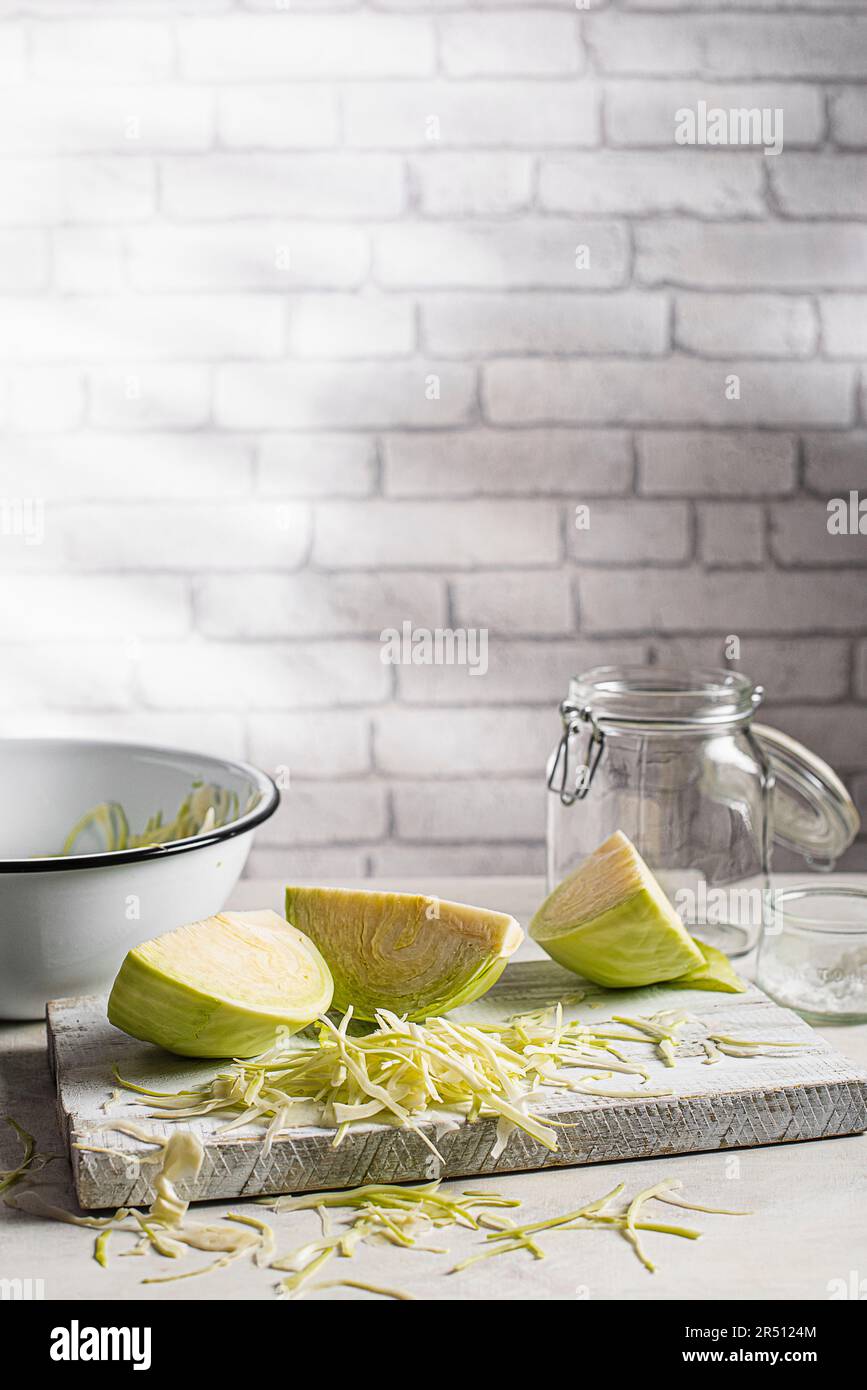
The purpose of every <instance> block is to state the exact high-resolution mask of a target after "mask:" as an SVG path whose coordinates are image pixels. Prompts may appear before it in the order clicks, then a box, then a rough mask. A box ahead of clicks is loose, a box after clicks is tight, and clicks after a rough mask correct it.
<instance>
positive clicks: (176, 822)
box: [49, 782, 261, 858]
mask: <svg viewBox="0 0 867 1390" xmlns="http://www.w3.org/2000/svg"><path fill="white" fill-rule="evenodd" d="M260 798H261V792H258V791H252V792H250V794H249V795H248V796H247V799H246V802H245V804H244V807H243V810H242V808H241V803H240V798H239V796H238V793H237V792H234V791H228V790H227V789H226V788H225V787H218V786H217V785H216V784H215V783H213V782H210V783H204V782H194V783H193V785H192V788H191V789H190V791H189V793H188V795H187V796H185V797H184V799H183V801H182V802H181V804H180V806H179V807H178V810H177V813H176V814H175V816H174V817H173V818H172V819H171V820H169V821H164V820H163V813H162V811H157V812H156V814H155V815H152V816H151V817H150V818H149V819H148V821H147V824H146V825H145V827H144V830H142V831H140V832H137V833H133V832H132V831H131V830H130V825H129V820H128V818H127V815H126V812H125V811H124V809H123V806H122V805H121V804H120V802H119V801H101V802H100V803H99V805H98V806H92V807H91V808H90V810H89V811H85V813H84V815H83V816H82V817H81V818H80V819H79V820H77V821H76V823H75V825H74V826H73V827H72V829H71V830H70V832H69V834H68V835H67V837H66V839H65V840H64V842H63V848H62V849H61V850H60V854H59V856H58V857H60V858H67V857H74V856H76V855H79V854H94V853H103V854H113V853H115V852H116V851H117V850H124V849H144V848H146V847H149V846H151V845H165V844H168V843H170V842H171V841H174V840H188V839H190V838H192V836H194V835H204V834H207V832H208V831H209V830H216V829H218V828H219V827H220V826H223V825H229V824H230V822H231V821H234V820H238V818H239V817H240V816H241V815H246V814H247V812H248V811H252V810H253V808H254V807H255V806H256V805H257V804H258V802H259V800H260ZM88 830H95V831H96V832H97V834H98V835H99V837H100V838H101V841H102V843H101V845H100V846H99V848H98V849H96V850H94V849H90V848H85V849H76V845H77V843H78V841H79V839H80V838H81V836H82V835H84V834H85V832H86V831H88ZM49 857H51V858H53V857H54V856H49Z"/></svg>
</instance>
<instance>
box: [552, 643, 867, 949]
mask: <svg viewBox="0 0 867 1390" xmlns="http://www.w3.org/2000/svg"><path fill="white" fill-rule="evenodd" d="M763 697H764V691H763V690H762V688H761V686H757V685H754V684H753V682H752V681H751V680H750V679H749V678H748V677H747V676H745V675H742V674H741V673H739V672H734V671H724V670H719V671H715V670H710V671H678V670H673V669H668V668H665V667H656V666H623V667H614V666H600V667H596V668H595V669H594V670H591V671H587V672H585V673H584V674H583V675H580V676H576V677H574V678H573V679H572V680H571V681H570V685H569V694H568V697H567V698H566V699H565V700H564V701H563V702H562V704H561V706H560V713H561V716H562V719H563V735H562V738H561V740H560V743H559V745H558V747H557V749H556V750H555V752H554V754H553V755H552V757H551V759H550V761H549V764H548V787H549V789H550V790H551V792H552V793H553V795H551V796H550V797H549V798H548V887H549V889H551V888H553V887H554V886H555V885H556V884H557V883H559V882H560V881H561V880H562V879H563V878H565V877H566V875H567V874H568V873H570V872H571V871H572V870H573V869H575V868H576V867H577V865H578V864H579V863H580V862H581V861H582V860H583V859H584V858H586V856H587V855H588V854H590V853H592V851H593V850H594V849H596V847H597V846H598V845H599V844H601V843H602V841H603V840H605V839H606V838H607V837H608V836H609V835H611V834H612V833H613V832H614V831H615V830H622V831H623V832H624V833H625V834H626V835H628V836H629V838H630V839H631V840H632V842H633V844H634V845H635V847H636V849H637V850H638V852H639V854H641V855H642V856H643V858H644V859H646V861H647V863H648V864H649V865H650V867H651V868H652V869H653V871H654V873H655V874H656V875H657V877H658V878H659V880H660V882H661V883H662V885H663V887H664V888H665V890H666V892H667V893H668V894H669V896H670V898H671V900H672V902H673V903H674V906H675V907H676V908H677V910H678V912H679V913H680V915H681V917H682V918H683V920H684V922H685V923H686V924H687V926H688V927H690V929H691V930H693V929H694V930H695V931H696V934H697V935H698V936H701V937H702V938H703V939H704V940H706V941H708V942H710V943H711V944H712V945H714V946H718V947H719V948H720V949H722V950H724V951H727V952H728V953H729V955H740V954H742V953H743V952H745V951H748V950H750V949H752V947H753V946H754V945H755V944H756V942H757V940H758V935H759V931H760V929H761V927H762V925H763V924H764V923H765V922H766V921H767V920H769V914H770V913H771V910H772V905H771V901H770V890H771V882H770V872H771V855H772V850H773V846H774V845H775V844H776V845H779V846H783V847H785V848H786V849H788V850H794V851H796V852H797V853H798V854H800V855H801V856H803V858H804V859H805V860H806V861H807V863H808V864H809V865H810V866H811V867H812V868H826V869H827V868H831V867H832V866H833V864H834V861H835V860H836V859H837V858H839V856H840V855H841V854H842V853H843V851H844V850H845V849H846V848H847V847H848V846H849V845H850V844H851V842H852V840H853V839H854V837H855V835H856V834H857V832H858V824H859V821H858V813H857V811H856V810H855V807H854V805H853V803H852V800H851V798H850V796H849V794H848V792H847V791H846V788H845V787H844V786H843V783H842V782H841V781H840V779H839V777H837V775H836V773H835V772H833V770H832V769H831V768H830V767H828V766H827V764H826V763H824V762H822V761H821V759H820V758H817V757H816V755H815V754H814V753H811V752H810V751H809V749H807V748H804V747H803V745H802V744H799V743H797V742H796V741H795V740H794V739H792V738H789V737H788V736H787V735H786V734H782V733H780V732H779V731H778V730H776V729H771V728H768V727H767V726H765V725H761V724H754V723H753V717H754V715H755V713H756V711H757V709H758V707H759V705H760V704H761V702H762V699H763Z"/></svg>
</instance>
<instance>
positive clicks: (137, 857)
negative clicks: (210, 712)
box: [0, 739, 280, 874]
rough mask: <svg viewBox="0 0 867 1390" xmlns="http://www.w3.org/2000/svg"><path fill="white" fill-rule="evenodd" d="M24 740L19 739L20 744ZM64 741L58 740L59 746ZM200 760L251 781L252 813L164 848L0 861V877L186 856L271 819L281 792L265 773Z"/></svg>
mask: <svg viewBox="0 0 867 1390" xmlns="http://www.w3.org/2000/svg"><path fill="white" fill-rule="evenodd" d="M26 741H27V740H24V739H22V740H21V742H22V743H23V742H26ZM38 741H39V742H41V743H48V742H51V740H50V739H40V740H38ZM65 741H66V740H62V739H58V740H57V742H58V743H62V742H65ZM71 741H72V742H75V743H78V744H85V745H86V744H89V745H90V746H91V747H93V748H99V747H100V746H103V747H105V746H108V747H115V748H116V747H121V746H122V747H124V748H125V749H126V750H127V751H128V752H130V753H137V752H140V753H152V754H160V755H162V756H165V757H169V758H171V757H176V758H186V759H190V758H191V757H194V756H195V755H191V754H190V753H189V752H186V751H185V750H183V749H178V748H159V747H155V746H152V745H147V744H138V743H135V744H123V745H118V744H101V741H100V740H99V739H92V740H88V739H75V740H71ZM202 758H203V761H207V762H223V764H224V766H225V767H227V768H231V769H232V771H233V772H243V773H244V775H245V776H246V777H248V778H249V779H250V782H251V783H252V785H253V787H254V788H255V789H256V790H258V791H259V792H261V794H262V795H261V800H260V801H259V802H258V804H257V805H256V806H254V807H253V809H252V810H251V811H247V812H246V813H245V814H244V815H243V816H239V817H238V818H237V820H233V821H229V823H228V825H220V826H217V827H215V829H213V830H207V831H205V833H204V834H202V835H190V836H188V837H187V838H186V839H184V840H169V841H168V842H167V843H166V844H164V845H142V846H141V847H140V848H138V849H118V850H106V851H105V852H104V853H102V854H99V853H97V854H69V855H60V854H58V855H51V856H47V857H45V858H41V857H37V858H33V859H0V874H44V873H70V872H74V871H75V870H78V869H104V868H109V867H111V866H112V865H114V864H135V863H140V862H141V861H143V860H146V859H165V858H166V857H167V856H168V855H170V854H189V853H190V852H191V851H192V850H196V849H204V848H205V846H207V845H217V844H220V843H221V841H223V840H232V839H234V837H235V836H236V835H246V833H247V832H248V831H249V830H255V829H256V826H258V825H261V824H262V822H263V821H266V820H268V819H269V817H270V816H273V814H274V812H275V811H276V810H277V807H278V806H279V805H280V792H279V790H278V789H277V784H276V782H275V781H274V779H273V777H269V776H268V773H267V772H262V771H261V769H260V768H258V767H253V765H252V764H251V763H241V762H234V761H230V760H229V759H219V758H216V759H214V758H211V757H209V756H207V755H204V754H203V755H202Z"/></svg>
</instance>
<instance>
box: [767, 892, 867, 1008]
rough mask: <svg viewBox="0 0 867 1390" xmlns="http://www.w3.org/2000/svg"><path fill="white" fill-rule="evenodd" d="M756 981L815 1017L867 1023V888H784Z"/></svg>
mask: <svg viewBox="0 0 867 1390" xmlns="http://www.w3.org/2000/svg"><path fill="white" fill-rule="evenodd" d="M757 982H758V984H759V985H760V986H761V988H762V989H763V990H764V991H765V993H766V994H769V995H770V996H771V998H772V999H776V1001H777V1003H778V1004H783V1005H785V1006H786V1007H787V1008H789V1009H794V1010H795V1011H796V1012H797V1013H799V1014H800V1015H801V1016H802V1018H806V1019H807V1020H808V1021H809V1022H811V1023H867V888H862V887H855V886H850V885H846V884H820V885H815V886H814V885H812V884H800V885H798V886H797V887H795V888H783V889H780V890H779V891H778V892H777V894H776V896H775V899H774V915H773V920H772V922H770V923H769V924H768V925H767V926H766V928H765V931H764V934H763V936H762V943H761V946H760V948H759V959H758V970H757Z"/></svg>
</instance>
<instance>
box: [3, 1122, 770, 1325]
mask: <svg viewBox="0 0 867 1390" xmlns="http://www.w3.org/2000/svg"><path fill="white" fill-rule="evenodd" d="M15 1127H16V1129H18V1128H19V1127H18V1126H17V1125H16V1126H15ZM151 1142H152V1143H154V1144H155V1145H156V1146H157V1148H158V1149H159V1150H160V1155H159V1157H157V1158H156V1160H155V1161H157V1162H159V1164H160V1168H159V1172H158V1173H157V1175H156V1178H155V1180H154V1192H155V1195H154V1200H153V1202H152V1203H151V1206H150V1209H149V1211H147V1212H140V1211H137V1210H135V1209H134V1208H130V1207H120V1208H118V1210H117V1211H116V1212H115V1213H114V1215H113V1216H108V1217H95V1216H76V1215H74V1214H73V1213H72V1212H70V1211H67V1210H66V1209H65V1208H63V1207H57V1206H53V1205H51V1204H50V1203H48V1202H45V1201H43V1199H42V1198H41V1196H40V1194H39V1193H38V1192H37V1191H34V1190H33V1189H32V1188H29V1189H27V1190H26V1191H25V1192H23V1193H21V1194H20V1195H19V1197H18V1200H16V1201H12V1200H11V1199H10V1198H7V1199H6V1200H7V1202H9V1205H11V1206H14V1207H16V1208H17V1209H19V1210H24V1211H28V1212H31V1213H32V1214H33V1215H37V1216H42V1217H46V1218H48V1219H50V1220H55V1221H63V1222H65V1223H67V1224H69V1225H73V1226H82V1227H85V1228H87V1229H89V1230H93V1231H96V1233H97V1234H96V1239H95V1243H94V1250H93V1255H94V1259H95V1260H96V1261H97V1263H98V1264H99V1265H101V1266H102V1267H103V1268H104V1267H106V1266H107V1264H108V1242H109V1239H110V1237H111V1236H112V1235H113V1234H115V1233H118V1234H121V1235H132V1236H134V1237H135V1238H136V1239H135V1241H134V1243H133V1244H132V1245H131V1246H130V1247H129V1248H127V1249H125V1250H122V1251H120V1252H119V1254H120V1256H121V1257H123V1256H129V1255H144V1254H146V1253H148V1252H151V1253H153V1254H156V1255H160V1256H162V1257H163V1258H165V1259H177V1258H178V1257H179V1256H183V1255H185V1254H186V1253H187V1251H188V1250H195V1251H202V1252H205V1253H208V1254H211V1255H216V1256H217V1258H216V1259H214V1260H211V1261H210V1262H209V1263H208V1264H205V1265H199V1266H197V1267H196V1268H195V1269H190V1270H183V1271H181V1272H180V1273H178V1274H167V1275H155V1276H153V1275H152V1276H149V1277H147V1278H145V1279H143V1280H142V1283H143V1284H164V1283H173V1282H175V1281H177V1280H180V1279H190V1278H195V1277H196V1276H197V1275H200V1274H209V1273H211V1272H212V1271H214V1270H219V1269H225V1268H226V1267H227V1266H228V1265H230V1264H233V1263H234V1262H235V1261H236V1260H238V1259H242V1258H244V1257H245V1256H249V1257H250V1258H251V1259H252V1260H253V1263H254V1264H255V1265H256V1266H258V1267H264V1268H267V1269H271V1270H276V1271H278V1272H279V1273H280V1274H281V1275H282V1276H283V1277H282V1278H281V1279H280V1280H279V1282H278V1283H277V1284H276V1286H275V1288H276V1292H277V1293H278V1294H279V1295H281V1296H282V1297H288V1298H294V1297H297V1296H298V1295H299V1294H300V1293H301V1292H302V1291H304V1290H305V1286H307V1285H309V1283H310V1280H311V1279H312V1278H313V1276H314V1275H315V1274H316V1273H318V1271H319V1270H320V1269H321V1268H322V1267H323V1265H325V1264H326V1263H327V1262H328V1261H329V1260H331V1259H333V1258H334V1257H335V1256H338V1257H341V1258H351V1257H352V1256H354V1255H355V1254H356V1253H357V1251H358V1250H359V1248H360V1247H361V1246H371V1247H376V1246H379V1245H391V1246H397V1247H399V1248H400V1249H403V1250H423V1251H427V1252H428V1253H430V1254H435V1255H448V1254H449V1250H448V1247H447V1246H442V1245H432V1244H430V1243H428V1242H429V1241H430V1240H431V1239H436V1233H437V1232H438V1231H440V1230H442V1229H444V1228H454V1227H464V1228H466V1229H468V1230H470V1231H473V1232H479V1233H481V1232H482V1231H484V1233H485V1240H484V1242H483V1246H482V1248H481V1249H479V1250H478V1251H476V1252H474V1253H473V1254H471V1255H469V1256H468V1257H466V1258H465V1259H463V1260H461V1261H459V1262H458V1263H457V1264H455V1265H452V1266H451V1268H449V1269H448V1270H446V1271H445V1272H446V1273H447V1274H459V1273H460V1272H461V1271H462V1270H465V1269H468V1268H469V1267H470V1266H471V1265H474V1264H476V1263H477V1262H478V1261H480V1260H487V1259H492V1258H495V1257H496V1256H499V1255H508V1254H512V1253H515V1252H516V1251H519V1250H523V1251H526V1252H527V1253H528V1254H530V1255H532V1257H533V1258H534V1259H537V1260H538V1259H544V1257H545V1251H544V1249H543V1248H542V1247H541V1246H540V1244H539V1242H538V1239H537V1237H538V1236H539V1235H540V1234H542V1233H543V1232H544V1233H546V1234H548V1233H562V1232H564V1231H583V1230H611V1231H617V1232H619V1233H621V1234H622V1235H623V1236H624V1237H625V1238H626V1240H627V1241H629V1243H630V1245H631V1246H632V1247H633V1249H634V1251H635V1254H636V1255H637V1257H638V1259H639V1260H640V1261H641V1263H642V1264H643V1265H644V1267H645V1268H646V1269H647V1270H649V1271H650V1272H651V1273H653V1272H654V1271H655V1269H656V1266H655V1264H654V1263H653V1261H652V1260H651V1259H650V1257H649V1256H648V1255H647V1253H646V1251H645V1250H644V1247H643V1245H642V1243H641V1238H640V1235H639V1232H643V1231H654V1232H658V1233H660V1234H664V1235H672V1236H680V1237H682V1238H684V1239H686V1240H697V1239H698V1238H699V1236H700V1235H701V1232H700V1231H698V1230H695V1229H694V1228H693V1227H689V1226H679V1225H673V1224H671V1223H670V1222H667V1221H657V1220H652V1219H647V1218H646V1217H645V1215H644V1207H645V1205H646V1203H648V1202H649V1201H651V1200H656V1201H660V1202H666V1203H669V1204H670V1205H672V1206H676V1207H685V1208H687V1209H688V1210H690V1211H701V1212H710V1213H714V1214H718V1215H723V1216H746V1215H748V1214H749V1213H747V1212H738V1211H728V1210H726V1209H724V1208H721V1207H710V1206H704V1205H702V1204H700V1203H695V1202H687V1201H685V1200H684V1199H683V1198H681V1197H679V1196H677V1195H676V1194H677V1193H678V1192H679V1190H680V1187H681V1183H680V1182H679V1180H677V1179H675V1178H670V1179H666V1180H664V1181H663V1182H660V1183H657V1184H656V1185H655V1186H653V1187H649V1188H645V1189H644V1190H643V1191H641V1192H639V1193H637V1195H636V1196H635V1197H633V1198H632V1199H631V1200H627V1202H626V1205H625V1206H624V1207H622V1209H621V1210H620V1211H611V1210H609V1208H610V1205H611V1203H612V1202H613V1201H615V1200H616V1199H617V1198H618V1197H620V1196H621V1195H622V1193H623V1191H624V1185H623V1183H619V1184H618V1185H617V1186H616V1187H614V1188H612V1190H611V1191H610V1192H607V1193H605V1195H604V1196H602V1197H598V1198H596V1199H595V1200H594V1201H591V1202H587V1203H585V1204H584V1205H583V1206H580V1207H578V1208H576V1209H575V1210H574V1211H569V1212H564V1213H563V1214H562V1215H560V1216H552V1217H548V1218H547V1219H546V1220H542V1221H534V1222H528V1223H526V1224H524V1225H516V1224H515V1222H514V1221H513V1220H512V1218H511V1217H509V1216H507V1215H505V1214H504V1211H503V1209H508V1208H515V1207H519V1206H520V1205H521V1203H520V1201H519V1200H518V1199H517V1198H511V1197H504V1196H502V1195H501V1194H499V1193H496V1192H485V1191H477V1190H466V1191H464V1192H462V1193H461V1194H459V1195H458V1194H452V1193H445V1192H443V1191H442V1190H441V1184H440V1183H439V1182H428V1183H420V1184H413V1185H396V1184H388V1183H370V1184H367V1185H365V1186H363V1187H357V1188H352V1189H349V1190H347V1191H344V1192H325V1193H313V1194H310V1193H308V1194H306V1195H304V1196H300V1197H276V1198H267V1199H264V1200H263V1201H261V1202H260V1203H259V1205H262V1206H268V1207H270V1208H271V1209H272V1210H273V1211H275V1212H277V1213H286V1212H300V1211H304V1210H308V1211H309V1210H313V1211H316V1212H317V1213H318V1215H319V1218H320V1222H321V1226H322V1231H321V1235H320V1237H319V1238H318V1239H316V1240H312V1241H307V1243H306V1244H304V1245H301V1246H298V1247H297V1248H296V1249H294V1250H292V1251H291V1252H290V1253H289V1254H287V1255H278V1254H277V1248H276V1235H275V1232H274V1228H273V1227H272V1226H271V1225H270V1224H269V1223H268V1222H267V1221H264V1220H262V1219H261V1218H260V1217H258V1216H256V1215H253V1214H252V1213H250V1212H248V1211H245V1212H228V1213H227V1214H226V1217H225V1220H224V1221H216V1222H203V1221H192V1220H190V1218H189V1214H188V1212H189V1202H188V1201H187V1200H185V1199H184V1198H182V1197H181V1196H180V1194H179V1192H178V1183H179V1182H182V1181H187V1182H193V1181H195V1179H196V1178H197V1177H198V1175H199V1173H200V1171H201V1167H202V1161H203V1158H204V1150H203V1148H202V1143H201V1140H200V1139H199V1138H198V1137H197V1136H196V1135H195V1134H193V1133H192V1132H191V1131H189V1130H179V1131H176V1132H175V1133H174V1134H172V1136H171V1137H170V1138H169V1139H168V1140H165V1139H158V1138H156V1137H152V1139H151ZM86 1147H90V1146H86ZM28 1152H29V1156H30V1157H32V1150H30V1151H28ZM27 1161H29V1158H26V1159H25V1162H27ZM15 1171H18V1170H15ZM22 1198H26V1200H22ZM335 1208H338V1209H341V1210H343V1211H346V1212H348V1213H349V1214H348V1216H346V1217H345V1218H344V1219H343V1220H342V1221H341V1222H340V1223H339V1224H338V1225H337V1226H336V1227H335V1226H334V1225H333V1224H332V1220H331V1211H332V1210H333V1209H335ZM230 1222H231V1223H233V1224H231V1225H229V1224H228V1223H230ZM310 1287H311V1290H312V1291H317V1290H326V1289H332V1288H338V1287H344V1288H353V1289H360V1290H363V1291H365V1292H367V1293H372V1294H376V1295H379V1296H381V1297H385V1298H396V1299H410V1298H412V1295H411V1294H409V1293H406V1292H404V1291H402V1290H399V1289H394V1288H386V1287H383V1286H381V1285H378V1284H374V1283H371V1282H369V1281H367V1280H364V1279H359V1278H342V1279H341V1278H338V1279H332V1280H329V1281H327V1282H325V1283H319V1284H314V1285H311V1286H310Z"/></svg>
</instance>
